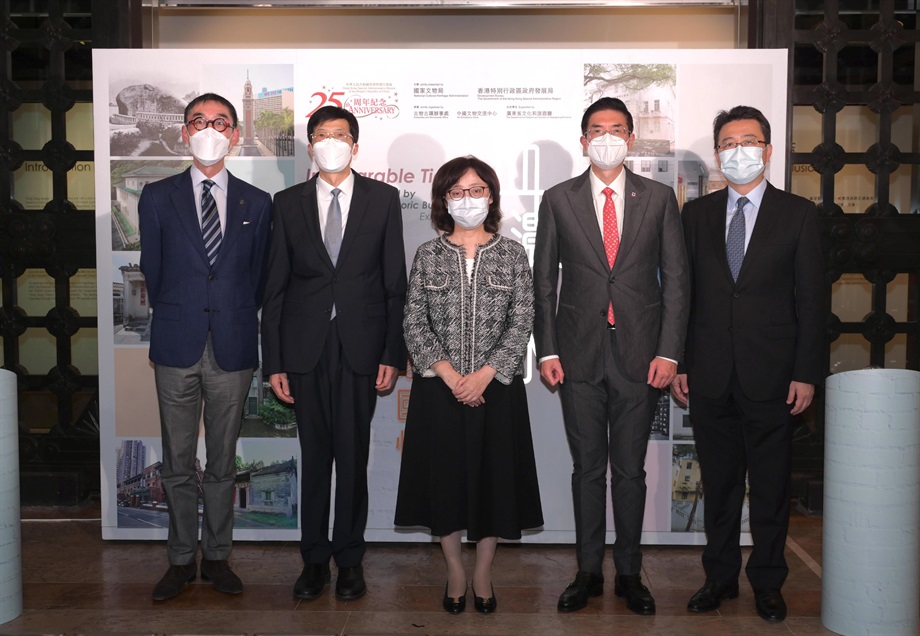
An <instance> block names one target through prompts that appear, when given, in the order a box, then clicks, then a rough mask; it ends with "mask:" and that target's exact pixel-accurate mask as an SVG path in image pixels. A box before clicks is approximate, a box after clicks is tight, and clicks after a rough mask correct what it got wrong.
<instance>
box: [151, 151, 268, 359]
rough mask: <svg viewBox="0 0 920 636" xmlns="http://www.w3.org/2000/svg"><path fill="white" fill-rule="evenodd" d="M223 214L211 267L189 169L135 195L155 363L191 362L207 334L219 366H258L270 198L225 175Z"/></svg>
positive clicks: (205, 341) (264, 193)
mask: <svg viewBox="0 0 920 636" xmlns="http://www.w3.org/2000/svg"><path fill="white" fill-rule="evenodd" d="M228 174H229V173H228ZM226 212H227V214H226V223H225V225H226V227H222V228H221V232H222V235H223V236H222V239H221V244H220V252H219V253H218V256H217V260H216V261H215V263H214V266H213V267H211V266H210V264H209V263H208V257H207V254H206V253H205V248H204V240H203V239H202V237H201V225H200V222H199V220H198V212H197V209H196V207H195V193H194V190H193V187H192V177H191V169H189V170H186V171H185V172H183V173H182V174H179V175H176V176H174V177H169V178H167V179H163V180H162V181H157V182H155V183H151V184H149V185H147V186H145V187H144V190H143V192H142V193H141V198H140V202H139V212H138V214H139V217H140V232H141V248H142V249H141V263H140V265H141V271H142V272H143V273H144V278H145V279H146V283H147V297H148V298H149V300H150V307H151V308H152V309H153V317H152V321H153V322H152V324H151V332H150V359H151V360H152V361H153V362H154V363H156V364H163V365H166V366H170V367H190V366H192V365H193V364H195V363H196V362H197V361H198V360H200V359H201V355H202V353H204V348H205V344H206V343H207V339H208V334H210V335H211V341H212V343H213V347H214V356H215V359H216V360H217V364H218V365H219V366H220V368H221V369H223V370H224V371H242V370H244V369H255V368H256V367H258V366H259V342H258V339H259V324H258V310H259V302H260V300H261V297H262V285H263V282H264V271H265V256H266V253H267V248H268V236H269V230H270V223H271V197H270V196H269V195H268V193H267V192H263V191H262V190H259V189H258V188H256V187H254V186H251V185H249V184H248V183H246V182H245V181H241V180H240V179H237V178H236V177H234V176H233V175H232V174H230V175H229V179H228V183H227V210H226Z"/></svg>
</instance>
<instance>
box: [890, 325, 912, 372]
mask: <svg viewBox="0 0 920 636" xmlns="http://www.w3.org/2000/svg"><path fill="white" fill-rule="evenodd" d="M885 368H886V369H906V368H907V334H906V333H896V334H895V335H894V338H892V339H891V340H889V341H888V342H886V343H885Z"/></svg>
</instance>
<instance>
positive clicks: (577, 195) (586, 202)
mask: <svg viewBox="0 0 920 636" xmlns="http://www.w3.org/2000/svg"><path fill="white" fill-rule="evenodd" d="M590 169H591V168H588V170H590ZM566 196H567V198H568V201H569V207H570V208H571V209H572V216H574V217H575V219H576V220H577V221H578V225H579V226H580V227H581V229H582V231H583V232H584V234H585V238H586V239H587V241H588V244H589V245H590V246H591V248H592V249H593V250H594V253H595V254H596V255H597V258H598V259H599V260H600V261H601V263H603V265H604V269H610V266H609V265H608V264H607V253H606V252H605V251H604V237H603V236H602V235H601V230H600V228H599V227H598V226H597V213H596V212H595V210H594V195H593V194H592V193H591V179H590V178H589V177H588V172H587V171H585V172H584V173H583V174H582V175H581V177H579V178H578V179H576V180H575V181H574V182H572V187H571V189H569V191H568V192H566Z"/></svg>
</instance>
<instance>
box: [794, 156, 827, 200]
mask: <svg viewBox="0 0 920 636" xmlns="http://www.w3.org/2000/svg"><path fill="white" fill-rule="evenodd" d="M790 185H791V190H790V191H791V192H792V193H793V194H797V195H799V196H800V197H805V198H806V199H808V200H809V201H814V202H815V203H816V204H817V203H821V175H820V174H818V173H817V172H816V171H815V169H814V168H813V167H812V166H811V164H810V163H796V164H793V165H792V180H791V184H790Z"/></svg>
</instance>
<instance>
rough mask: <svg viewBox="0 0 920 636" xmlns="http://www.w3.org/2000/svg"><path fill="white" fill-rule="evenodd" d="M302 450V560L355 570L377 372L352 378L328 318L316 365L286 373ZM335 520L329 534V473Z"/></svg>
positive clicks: (362, 523)
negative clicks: (327, 329)
mask: <svg viewBox="0 0 920 636" xmlns="http://www.w3.org/2000/svg"><path fill="white" fill-rule="evenodd" d="M288 382H289V384H290V389H291V394H292V395H293V397H294V411H295V414H296V416H297V433H298V436H299V438H300V452H301V455H300V457H301V466H300V470H301V493H300V531H301V535H300V554H301V556H302V557H303V560H304V563H307V564H311V563H314V564H325V563H328V562H329V559H330V557H331V558H334V559H335V562H336V565H338V566H339V567H354V566H356V565H360V564H361V559H362V558H363V557H364V551H365V543H364V529H365V526H366V525H367V459H368V452H369V448H370V434H371V419H372V418H373V416H374V407H375V405H376V398H377V394H376V391H375V389H374V384H375V382H376V376H373V375H359V374H356V373H354V372H353V371H352V370H351V369H350V368H349V367H348V363H347V361H346V360H345V359H344V356H343V354H342V343H341V340H340V339H339V333H338V328H337V321H336V320H335V319H333V320H332V321H330V323H329V332H328V333H327V335H326V346H325V349H324V351H323V354H322V356H321V358H320V361H319V363H318V364H317V365H316V367H315V368H314V369H313V370H312V371H310V372H308V373H291V374H288ZM333 465H334V466H335V520H334V522H333V523H334V526H333V529H332V539H331V540H330V538H329V506H330V501H331V496H330V489H331V487H332V470H333Z"/></svg>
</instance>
